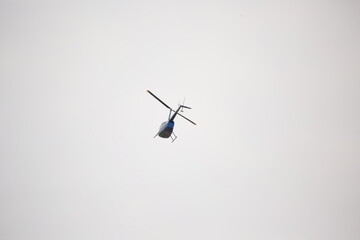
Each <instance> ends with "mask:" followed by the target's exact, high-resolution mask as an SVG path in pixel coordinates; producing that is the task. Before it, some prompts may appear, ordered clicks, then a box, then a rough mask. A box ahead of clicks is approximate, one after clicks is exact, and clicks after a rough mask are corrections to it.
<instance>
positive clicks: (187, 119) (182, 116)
mask: <svg viewBox="0 0 360 240" xmlns="http://www.w3.org/2000/svg"><path fill="white" fill-rule="evenodd" d="M172 111H173V112H175V111H174V110H172ZM177 115H179V116H181V117H183V118H185V119H186V120H188V121H189V122H191V123H192V124H194V125H196V123H194V122H193V121H191V120H190V119H188V118H187V117H185V116H184V115H181V114H180V113H178V114H177Z"/></svg>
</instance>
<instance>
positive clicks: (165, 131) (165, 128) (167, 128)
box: [147, 90, 196, 142]
mask: <svg viewBox="0 0 360 240" xmlns="http://www.w3.org/2000/svg"><path fill="white" fill-rule="evenodd" d="M147 92H148V93H150V95H151V96H153V97H154V98H156V99H157V100H158V101H159V102H161V103H162V104H163V105H164V106H165V107H166V108H168V109H170V112H169V118H168V120H167V121H166V122H163V123H162V124H161V125H160V129H159V131H158V133H157V134H156V135H155V136H154V138H155V137H156V136H159V137H162V138H169V137H170V138H171V140H172V141H171V142H174V141H175V139H176V138H177V136H176V135H175V133H174V126H175V122H174V119H175V117H176V116H177V115H179V116H181V117H183V118H185V119H186V120H188V121H189V122H191V123H192V124H194V125H196V123H194V122H193V121H191V120H190V119H188V118H187V117H185V116H183V115H181V114H180V113H179V111H181V112H183V109H184V108H187V109H191V108H190V107H187V106H184V105H180V104H179V107H178V109H177V110H176V111H174V110H173V109H172V108H171V107H169V106H168V105H166V104H165V103H164V102H163V101H161V100H160V98H158V97H157V96H155V94H153V93H152V92H150V91H149V90H147ZM172 112H174V114H173V115H171V113H172Z"/></svg>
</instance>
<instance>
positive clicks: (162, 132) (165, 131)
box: [158, 120, 175, 138]
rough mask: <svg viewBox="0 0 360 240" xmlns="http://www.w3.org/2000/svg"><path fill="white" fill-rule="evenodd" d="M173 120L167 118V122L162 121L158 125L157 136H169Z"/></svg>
mask: <svg viewBox="0 0 360 240" xmlns="http://www.w3.org/2000/svg"><path fill="white" fill-rule="evenodd" d="M174 125H175V122H174V121H172V120H169V121H167V122H163V123H162V124H161V125H160V129H159V133H158V136H159V137H162V138H169V137H170V136H171V134H172V133H173V130H174Z"/></svg>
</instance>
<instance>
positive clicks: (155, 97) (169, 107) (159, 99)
mask: <svg viewBox="0 0 360 240" xmlns="http://www.w3.org/2000/svg"><path fill="white" fill-rule="evenodd" d="M147 92H148V93H150V94H151V96H153V97H154V98H156V99H157V100H158V101H159V102H161V103H162V104H163V105H164V106H165V107H167V108H169V109H171V107H169V106H168V105H166V104H165V103H164V102H163V101H161V100H160V98H158V97H157V96H155V94H153V93H152V92H150V91H149V90H147ZM171 110H172V109H171Z"/></svg>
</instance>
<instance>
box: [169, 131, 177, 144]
mask: <svg viewBox="0 0 360 240" xmlns="http://www.w3.org/2000/svg"><path fill="white" fill-rule="evenodd" d="M172 135H174V138H173V136H172ZM170 137H171V142H172V143H173V142H174V141H175V140H176V139H177V136H176V135H175V133H174V132H172V134H171V135H170Z"/></svg>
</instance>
